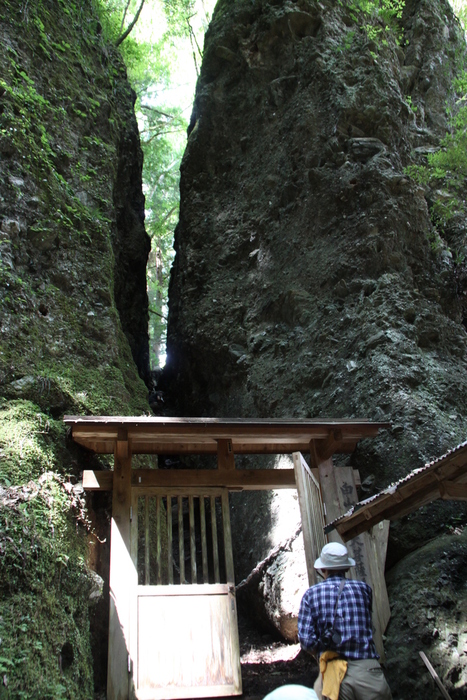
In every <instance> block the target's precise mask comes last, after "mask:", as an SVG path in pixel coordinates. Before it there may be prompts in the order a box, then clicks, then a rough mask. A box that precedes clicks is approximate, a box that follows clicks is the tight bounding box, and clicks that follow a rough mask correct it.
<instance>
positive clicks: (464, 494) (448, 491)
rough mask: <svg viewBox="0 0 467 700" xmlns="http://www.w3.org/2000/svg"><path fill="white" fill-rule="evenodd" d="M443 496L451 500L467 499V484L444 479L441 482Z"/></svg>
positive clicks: (440, 489)
mask: <svg viewBox="0 0 467 700" xmlns="http://www.w3.org/2000/svg"><path fill="white" fill-rule="evenodd" d="M439 491H440V494H441V498H443V499H445V500H450V501H467V484H456V483H455V482H453V481H442V482H441V483H440V484H439Z"/></svg>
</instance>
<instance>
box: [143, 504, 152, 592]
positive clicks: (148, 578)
mask: <svg viewBox="0 0 467 700" xmlns="http://www.w3.org/2000/svg"><path fill="white" fill-rule="evenodd" d="M149 549H150V539H149V496H145V497H144V584H145V586H149V585H150V583H151V575H150V569H149Z"/></svg>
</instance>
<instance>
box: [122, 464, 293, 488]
mask: <svg viewBox="0 0 467 700" xmlns="http://www.w3.org/2000/svg"><path fill="white" fill-rule="evenodd" d="M132 485H133V486H163V487H165V488H180V487H192V486H194V487H196V488H204V487H206V488H208V487H211V486H213V487H225V488H228V489H230V490H231V491H242V490H243V489H245V490H247V491H252V490H263V489H294V488H295V474H294V471H293V469H222V470H220V469H134V470H133V473H132Z"/></svg>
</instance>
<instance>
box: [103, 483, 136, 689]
mask: <svg viewBox="0 0 467 700" xmlns="http://www.w3.org/2000/svg"><path fill="white" fill-rule="evenodd" d="M131 513H132V515H133V517H132V518H131V522H130V554H131V561H132V563H133V567H134V571H135V573H136V576H135V589H134V590H133V591H131V594H130V649H129V652H130V659H131V663H132V665H133V678H130V684H129V685H130V687H129V695H128V697H129V700H134V695H133V692H132V691H133V689H134V683H137V675H138V668H137V666H138V644H137V637H138V632H137V630H138V598H137V595H136V590H137V586H138V585H139V580H138V540H139V531H138V529H139V524H138V494H136V493H132V494H131ZM143 525H144V522H143ZM141 579H142V580H141V583H143V577H142V576H141ZM108 697H110V696H108Z"/></svg>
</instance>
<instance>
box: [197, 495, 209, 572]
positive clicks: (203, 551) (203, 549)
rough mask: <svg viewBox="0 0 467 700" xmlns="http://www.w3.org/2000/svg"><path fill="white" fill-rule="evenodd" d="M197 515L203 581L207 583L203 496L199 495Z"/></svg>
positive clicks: (206, 548)
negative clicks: (199, 527) (199, 529)
mask: <svg viewBox="0 0 467 700" xmlns="http://www.w3.org/2000/svg"><path fill="white" fill-rule="evenodd" d="M199 517H200V521H201V551H202V557H203V583H209V571H208V545H207V542H206V510H205V507H204V496H202V495H201V496H200V497H199Z"/></svg>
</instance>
